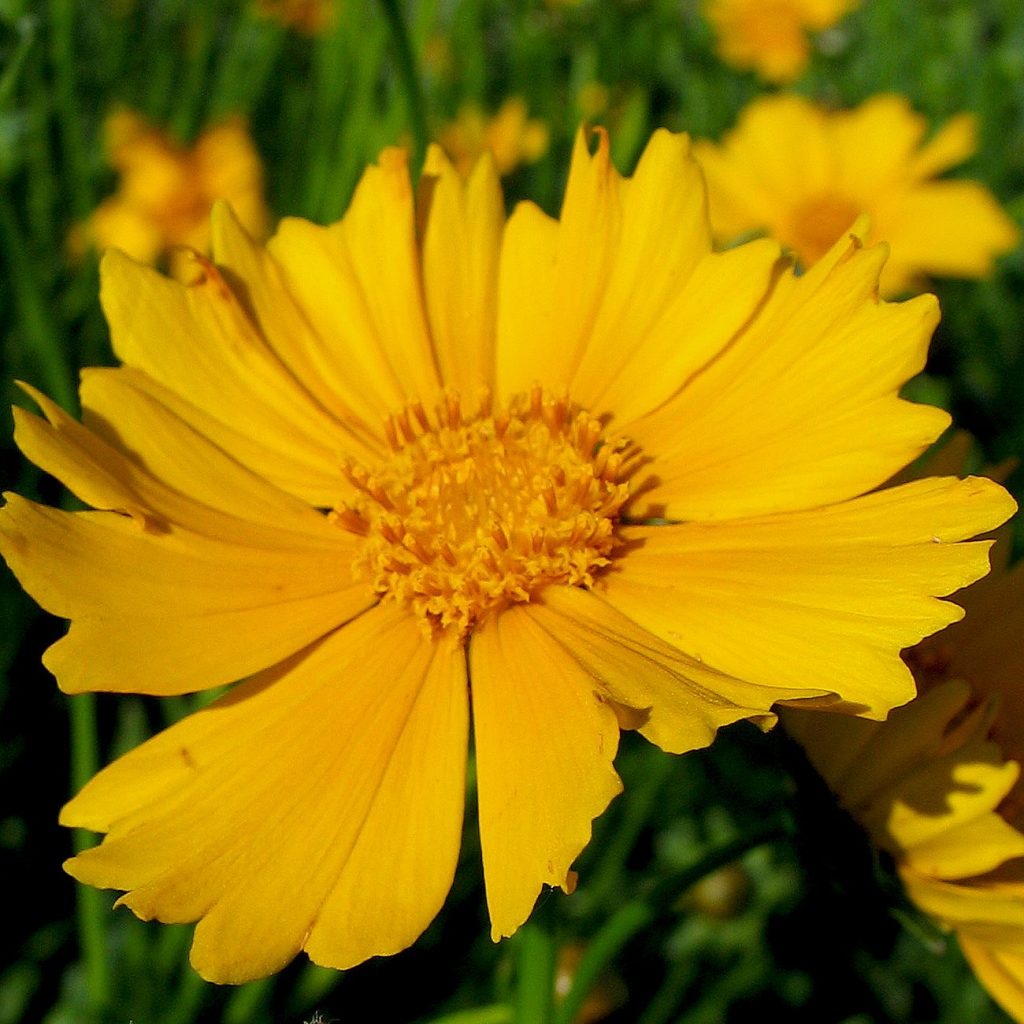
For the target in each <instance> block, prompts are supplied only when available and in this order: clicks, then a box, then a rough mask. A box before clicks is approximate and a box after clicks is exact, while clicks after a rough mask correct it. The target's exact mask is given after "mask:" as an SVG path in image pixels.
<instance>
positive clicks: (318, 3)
mask: <svg viewBox="0 0 1024 1024" xmlns="http://www.w3.org/2000/svg"><path fill="white" fill-rule="evenodd" d="M253 7H254V9H255V11H256V13H257V14H258V15H259V16H260V17H262V18H270V19H272V20H273V21H276V22H279V23H280V24H282V25H284V26H285V27H286V28H294V29H295V30H296V31H297V32H301V33H302V34H303V35H307V36H318V35H322V34H323V33H324V32H326V31H327V30H328V29H330V28H332V27H333V25H334V21H335V18H336V17H337V13H338V12H337V7H336V0H254V3H253Z"/></svg>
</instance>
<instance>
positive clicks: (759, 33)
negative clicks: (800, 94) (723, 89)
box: [704, 0, 858, 83]
mask: <svg viewBox="0 0 1024 1024" xmlns="http://www.w3.org/2000/svg"><path fill="white" fill-rule="evenodd" d="M857 3H858V0H705V3H704V13H705V14H706V15H707V18H708V20H709V21H710V22H711V24H712V25H713V26H714V28H715V35H716V41H715V48H716V50H717V52H718V55H719V56H720V57H721V58H722V60H724V61H726V62H727V63H729V64H732V65H734V66H735V67H737V68H741V69H743V70H748V69H753V70H754V71H755V72H756V73H757V74H758V75H759V76H760V77H761V78H763V79H764V80H765V81H767V82H776V83H786V82H793V81H795V80H796V79H797V78H799V77H800V76H801V75H802V74H803V72H804V70H805V69H806V68H807V62H808V60H809V58H810V53H811V40H810V35H809V34H810V33H812V32H821V31H823V30H824V29H827V28H830V27H831V26H832V25H834V24H835V23H836V22H837V21H839V19H840V18H842V17H843V16H844V15H845V14H846V13H847V12H848V11H850V10H852V9H853V8H854V7H856V6H857Z"/></svg>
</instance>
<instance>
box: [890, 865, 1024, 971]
mask: <svg viewBox="0 0 1024 1024" xmlns="http://www.w3.org/2000/svg"><path fill="white" fill-rule="evenodd" d="M900 878H901V879H902V880H903V884H904V886H905V887H906V890H907V894H908V895H909V896H910V898H911V899H912V900H913V901H914V902H915V903H916V904H917V905H918V906H919V907H920V908H921V909H922V910H924V911H925V913H928V914H931V915H932V916H933V917H936V918H938V919H939V920H940V921H941V922H943V923H944V924H945V925H946V926H947V927H950V928H956V929H957V930H958V932H959V933H960V934H961V935H964V934H969V935H971V936H972V937H976V938H979V939H983V940H988V941H993V942H999V943H1006V944H1008V945H1016V946H1019V947H1020V948H1021V952H1024V920H1022V918H1021V906H1022V902H1021V901H1022V900H1024V886H1022V885H1019V884H1018V885H1000V884H999V883H993V882H988V881H985V880H983V879H978V880H969V881H962V882H960V881H954V882H947V881H943V880H941V879H937V878H931V877H929V876H928V875H922V874H920V873H919V872H917V871H913V870H911V869H909V868H902V869H901V870H900Z"/></svg>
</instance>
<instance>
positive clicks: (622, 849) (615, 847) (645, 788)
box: [586, 757, 676, 907]
mask: <svg viewBox="0 0 1024 1024" xmlns="http://www.w3.org/2000/svg"><path fill="white" fill-rule="evenodd" d="M675 764H676V761H675V758H672V757H654V758H649V759H648V760H647V761H646V763H645V764H644V773H643V776H642V778H641V780H640V781H639V783H638V784H637V785H636V786H634V787H633V788H632V789H630V791H629V801H628V803H626V804H624V805H623V806H622V808H621V813H622V818H621V820H620V821H619V822H617V823H616V827H615V829H614V831H613V832H612V834H611V835H610V836H609V837H608V841H607V842H606V843H605V845H604V848H603V850H602V852H601V859H600V861H599V862H598V864H597V866H596V868H595V869H594V871H593V872H592V873H591V875H590V876H589V878H588V879H587V887H586V896H587V900H588V902H589V901H592V902H590V903H589V905H591V906H595V907H600V906H601V905H602V904H604V903H605V902H607V901H608V900H609V899H610V898H611V897H612V896H613V895H614V893H615V891H616V890H617V889H618V888H619V887H620V886H621V884H622V875H623V869H624V867H625V864H626V861H627V860H628V859H629V855H630V853H631V852H632V850H633V847H634V846H635V845H636V841H637V838H638V837H639V835H640V833H641V831H642V830H643V828H644V826H645V825H646V824H647V822H648V821H649V820H650V813H651V810H652V808H653V807H654V803H655V801H656V800H657V798H658V794H659V793H660V792H661V788H662V786H663V785H664V784H665V783H666V782H667V781H668V778H669V776H670V775H671V774H672V771H673V770H674V768H675Z"/></svg>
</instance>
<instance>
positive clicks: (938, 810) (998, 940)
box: [783, 446, 1024, 1022]
mask: <svg viewBox="0 0 1024 1024" xmlns="http://www.w3.org/2000/svg"><path fill="white" fill-rule="evenodd" d="M950 447H951V448H952V447H953V446H950ZM940 458H944V460H945V461H948V457H947V456H942V455H940ZM935 468H936V467H935V464H934V460H933V463H932V465H930V466H929V469H930V470H934V469H935ZM1008 548H1009V543H1008V539H1007V542H1001V543H1000V544H998V545H997V548H996V551H997V553H998V557H997V559H996V567H995V568H994V570H993V572H992V574H991V575H990V576H988V577H987V578H986V579H984V580H982V581H981V582H980V583H977V584H975V585H974V586H973V587H970V588H969V589H968V590H966V591H965V592H964V593H962V594H961V595H960V598H959V600H960V603H961V604H962V605H963V606H964V608H965V610H966V612H967V614H966V616H965V617H964V618H963V619H962V620H961V621H960V622H958V623H955V624H954V625H952V626H950V627H949V628H947V629H946V630H944V631H942V632H941V633H938V634H936V635H935V636H932V637H930V638H928V639H926V640H924V641H922V643H920V644H919V645H918V646H917V647H915V648H913V649H912V650H911V651H909V652H908V654H907V660H908V662H909V664H910V665H911V667H912V668H913V670H914V674H915V677H916V679H917V682H918V686H919V688H920V689H921V695H920V696H919V697H917V698H916V699H915V700H913V701H912V702H911V703H910V704H908V705H907V706H906V707H902V708H898V709H896V710H895V711H893V713H892V714H891V715H890V716H889V719H888V721H886V722H867V721H863V720H853V719H849V718H845V717H839V716H831V715H823V714H821V713H815V712H809V711H797V710H787V711H785V713H784V715H783V721H784V724H785V726H786V729H787V730H788V731H790V732H791V733H792V734H793V735H795V737H796V738H797V739H798V740H799V742H800V743H801V745H802V746H803V747H804V749H805V751H806V752H807V755H808V758H809V760H810V761H811V763H812V764H813V765H814V766H815V767H816V768H817V769H818V770H819V771H820V772H821V774H822V776H823V777H824V779H825V781H826V782H827V783H828V784H829V786H830V787H831V789H832V790H833V792H835V793H836V795H837V796H838V798H839V801H840V803H842V805H843V806H844V807H845V808H846V809H847V810H848V811H849V812H850V813H851V815H853V817H854V818H855V819H857V820H858V821H859V822H860V823H861V824H862V825H863V826H864V828H865V829H866V830H867V831H868V833H869V835H870V836H871V838H872V839H873V841H874V842H875V844H876V845H877V846H879V847H880V848H881V849H884V850H886V851H887V852H888V853H889V854H891V855H892V857H893V858H894V860H895V862H896V865H897V868H898V871H899V875H900V878H901V879H902V881H903V884H904V886H905V888H906V891H907V895H908V896H909V897H910V899H911V900H912V901H913V902H914V903H915V904H916V905H917V906H918V907H919V908H920V909H921V910H922V911H924V912H925V913H926V914H928V915H930V916H931V917H932V918H933V919H934V920H935V921H936V923H937V924H938V925H939V926H940V927H941V928H942V929H944V930H945V931H948V932H952V933H954V934H955V935H956V937H957V940H958V942H959V944H960V948H961V949H962V951H963V953H964V955H965V956H966V958H967V960H968V961H969V963H970V964H971V966H972V967H973V969H974V972H975V974H976V975H977V976H978V979H979V980H980V981H981V982H982V984H984V985H985V987H986V988H987V989H988V990H989V992H990V993H991V994H992V995H993V997H994V998H995V999H996V1000H997V1001H998V1002H999V1003H1000V1004H1001V1005H1002V1006H1003V1007H1004V1008H1005V1009H1006V1011H1007V1012H1008V1013H1010V1014H1011V1016H1013V1017H1014V1019H1015V1020H1017V1021H1022V1022H1024V781H1022V779H1021V774H1020V762H1021V760H1022V758H1024V646H1022V643H1021V638H1022V636H1024V562H1022V563H1019V564H1017V565H1016V566H1015V567H1014V568H1012V569H1007V567H1006V566H1005V564H1004V558H1005V554H1006V549H1008Z"/></svg>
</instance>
